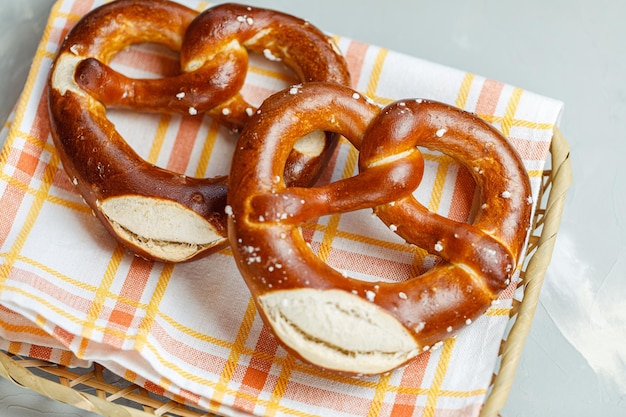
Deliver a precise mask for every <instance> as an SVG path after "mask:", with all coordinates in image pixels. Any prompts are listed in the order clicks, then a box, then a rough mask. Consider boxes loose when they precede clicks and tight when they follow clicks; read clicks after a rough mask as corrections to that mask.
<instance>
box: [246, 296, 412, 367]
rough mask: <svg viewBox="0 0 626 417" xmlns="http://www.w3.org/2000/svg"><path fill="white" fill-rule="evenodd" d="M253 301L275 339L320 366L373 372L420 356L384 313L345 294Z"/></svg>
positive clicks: (394, 320)
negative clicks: (260, 310)
mask: <svg viewBox="0 0 626 417" xmlns="http://www.w3.org/2000/svg"><path fill="white" fill-rule="evenodd" d="M258 301H259V304H260V306H261V309H262V313H263V314H264V315H265V316H266V317H267V320H268V321H269V323H271V326H272V328H273V330H274V332H275V334H276V335H277V336H278V337H279V338H280V340H282V342H283V343H285V344H287V345H288V346H290V347H291V348H292V349H294V350H296V351H297V352H298V353H299V355H300V356H302V357H303V358H304V359H306V360H307V361H309V362H311V363H313V364H315V365H317V366H320V367H322V368H326V369H333V370H336V371H339V372H345V373H366V374H372V373H374V374H375V373H380V372H384V371H385V370H388V369H390V368H395V367H397V366H399V365H401V364H402V363H405V362H406V361H407V360H409V359H411V358H412V357H414V356H416V355H417V353H418V352H419V346H418V345H417V344H416V343H415V340H414V339H413V337H412V336H411V335H410V334H409V332H408V331H406V329H405V328H404V326H402V325H401V324H400V323H399V322H398V321H397V320H396V319H395V318H393V317H392V316H391V315H390V314H389V313H387V312H386V311H385V310H383V309H382V308H380V307H378V306H376V305H375V304H372V303H370V302H368V301H365V300H363V299H362V298H360V297H357V296H356V295H352V294H349V293H346V292H344V291H340V290H316V289H310V288H308V289H299V290H290V291H275V292H270V293H267V294H264V295H262V296H260V297H259V300H258Z"/></svg>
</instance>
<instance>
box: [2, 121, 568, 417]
mask: <svg viewBox="0 0 626 417" xmlns="http://www.w3.org/2000/svg"><path fill="white" fill-rule="evenodd" d="M550 162H551V164H550V168H549V169H546V170H545V171H544V173H543V178H542V187H541V191H540V194H539V201H538V202H537V209H536V212H535V217H534V219H533V232H532V234H531V237H530V240H529V245H528V249H527V255H526V259H525V263H524V268H523V270H522V274H521V280H520V286H519V288H518V293H517V294H518V296H517V300H514V301H515V302H514V305H513V309H512V311H511V318H510V326H509V331H508V332H507V334H506V335H505V337H504V339H503V341H502V344H501V347H500V366H499V368H498V369H497V370H496V372H495V373H494V376H493V380H492V384H491V387H490V392H489V395H488V397H487V400H486V402H485V404H484V406H483V409H482V412H481V417H493V416H497V415H498V412H499V410H500V409H501V408H502V407H503V406H504V404H505V402H506V399H507V396H508V393H509V391H510V389H511V386H512V384H513V378H514V375H515V370H516V367H517V364H518V361H519V358H520V356H521V352H522V349H523V345H524V342H525V339H526V336H527V335H528V332H529V330H530V326H531V323H532V319H533V316H534V312H535V308H536V306H537V302H538V299H539V293H540V290H541V285H542V283H543V278H544V275H545V271H546V269H547V267H548V265H549V263H550V259H551V256H552V251H553V248H554V242H555V239H556V235H557V231H558V227H559V224H560V219H561V213H562V210H563V205H564V202H565V195H566V192H567V189H568V188H569V186H570V184H571V165H570V161H569V146H568V144H567V142H566V140H565V139H564V137H563V136H562V134H561V133H560V132H559V131H558V129H557V130H555V133H554V137H553V141H552V146H551V161H550ZM0 375H1V376H2V377H4V378H6V379H8V380H10V381H12V382H14V383H16V384H18V385H21V386H23V387H25V388H27V389H30V390H32V391H34V392H37V393H40V394H41V395H43V396H45V397H48V398H51V399H53V400H56V401H59V402H62V403H65V404H70V405H73V406H76V407H78V408H80V409H83V410H87V411H91V412H94V413H97V414H100V415H103V416H137V417H139V416H154V415H156V416H181V417H187V416H189V417H198V416H212V415H213V414H207V413H206V412H204V411H202V410H198V409H195V408H193V407H190V406H187V405H185V404H182V403H179V402H177V401H175V400H172V399H168V398H164V397H161V396H158V395H155V394H153V393H151V392H149V391H148V390H147V389H145V388H143V387H140V386H138V385H136V384H133V383H130V382H128V381H125V380H124V379H122V378H120V377H118V376H117V375H115V374H113V373H112V372H110V371H108V370H107V369H106V368H104V367H103V366H101V365H99V364H98V363H94V364H93V365H92V366H91V367H90V368H81V369H75V368H67V367H65V366H61V365H57V364H54V363H50V362H45V361H41V360H36V359H31V358H25V357H21V356H17V355H13V354H12V353H9V352H2V351H0Z"/></svg>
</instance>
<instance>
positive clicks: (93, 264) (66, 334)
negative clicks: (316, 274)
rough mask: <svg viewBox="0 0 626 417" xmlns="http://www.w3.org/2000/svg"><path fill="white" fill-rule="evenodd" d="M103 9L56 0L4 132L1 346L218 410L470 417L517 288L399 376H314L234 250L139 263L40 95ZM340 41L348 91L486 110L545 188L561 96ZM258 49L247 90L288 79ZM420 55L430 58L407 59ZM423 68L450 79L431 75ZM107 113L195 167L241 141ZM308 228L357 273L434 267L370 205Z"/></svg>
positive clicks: (153, 150) (435, 179)
mask: <svg viewBox="0 0 626 417" xmlns="http://www.w3.org/2000/svg"><path fill="white" fill-rule="evenodd" d="M97 4H99V3H95V2H89V1H86V2H83V1H71V0H63V1H60V2H59V3H57V4H56V5H55V8H54V9H53V11H52V14H51V19H50V23H49V25H48V26H47V29H46V32H45V33H44V38H43V40H42V43H41V45H40V48H39V49H38V51H37V54H36V57H35V60H34V65H33V70H32V73H31V75H30V76H29V78H28V82H27V84H26V86H25V90H24V94H23V96H22V98H21V99H20V102H19V103H18V106H17V107H16V110H15V114H14V119H13V121H12V124H11V127H10V129H9V126H8V125H7V126H6V127H5V131H4V132H5V133H4V134H5V135H6V144H5V146H4V148H3V150H2V153H0V208H1V211H2V216H3V219H2V221H1V222H0V303H1V305H2V306H1V307H0V336H2V338H3V339H0V347H2V348H3V349H6V350H9V351H12V352H16V353H21V354H27V355H29V356H32V357H36V358H41V359H45V360H52V361H54V362H58V363H62V364H72V363H81V361H91V360H96V361H98V362H101V363H103V364H105V365H106V366H107V367H108V368H109V369H111V370H112V371H114V372H116V373H118V374H120V375H122V376H124V377H125V378H126V379H128V380H130V381H132V382H136V383H138V384H141V385H144V386H146V388H148V389H150V390H152V391H155V392H157V393H159V394H165V395H171V396H178V397H179V398H183V399H186V400H188V401H190V402H192V403H196V404H199V405H201V406H203V407H205V408H207V409H210V410H212V411H216V412H226V411H228V410H229V409H231V408H232V409H237V410H239V411H246V412H249V413H252V414H258V415H270V416H271V415H294V416H308V415H319V414H322V415H331V414H332V415H350V416H366V415H383V416H384V415H390V416H391V415H393V416H397V415H435V414H437V415H438V413H444V414H445V415H451V416H452V415H463V416H466V415H476V414H477V413H478V409H479V407H480V404H481V403H482V401H483V399H484V396H485V395H486V392H487V388H488V385H489V382H490V379H491V375H492V372H493V369H494V367H495V361H496V357H497V350H498V347H499V341H500V339H501V337H502V334H503V332H504V328H505V326H506V323H507V321H508V315H509V309H510V305H511V298H512V297H513V291H514V284H512V285H511V287H510V289H509V290H507V291H505V292H504V293H503V294H502V296H501V302H500V303H499V304H498V305H495V306H493V307H491V308H490V309H489V310H488V312H487V314H486V315H485V316H484V317H483V318H481V319H480V320H478V321H477V322H476V323H474V324H473V325H472V326H471V327H469V328H468V329H466V331H465V332H463V334H461V335H460V336H459V337H458V338H455V339H449V340H448V341H446V343H444V345H443V347H442V349H440V350H438V351H434V352H427V353H425V354H423V355H421V356H420V357H419V358H418V359H417V360H416V361H414V362H412V363H411V364H410V365H409V366H407V367H406V368H404V369H402V370H399V371H397V372H394V373H391V374H388V375H383V376H380V377H375V378H367V379H353V378H345V377H340V376H334V375H328V374H325V373H322V372H320V371H318V370H315V369H312V368H310V367H308V366H306V365H304V364H302V363H300V362H298V361H295V360H294V359H293V358H292V357H290V356H288V355H286V354H285V352H284V351H283V350H282V349H281V348H280V347H279V346H278V345H277V343H276V341H275V339H274V338H272V337H271V336H270V334H269V333H268V331H267V329H266V328H265V327H264V326H263V324H262V323H261V322H260V320H259V318H258V316H257V314H256V310H255V307H254V304H253V302H252V300H251V299H250V297H249V295H248V292H247V289H246V288H245V286H244V285H243V283H242V281H241V280H240V279H239V277H238V274H237V271H236V268H235V267H234V265H233V262H232V256H231V253H230V251H229V249H225V250H223V251H221V252H219V253H218V254H215V255H213V256H211V257H209V258H206V259H203V260H200V261H197V262H193V263H188V264H180V265H164V264H158V263H150V262H146V261H144V260H141V259H138V258H135V257H133V256H131V255H129V254H127V253H125V252H124V251H123V249H122V248H120V247H118V246H116V245H115V243H114V242H112V241H111V239H109V238H108V236H107V235H106V234H105V232H104V231H103V230H102V229H101V228H100V227H99V226H98V224H97V223H96V221H95V219H94V218H93V217H92V215H91V213H90V211H89V210H88V209H87V207H86V206H85V205H84V204H83V202H82V201H81V199H80V197H78V196H77V195H76V193H75V192H74V190H73V186H72V185H71V184H70V183H69V181H68V179H67V177H66V176H65V174H64V172H63V170H62V167H61V166H60V162H59V160H58V157H57V155H56V153H55V151H54V147H53V146H52V144H51V142H50V140H49V137H50V132H49V127H48V123H47V109H46V102H45V94H44V92H45V90H44V83H45V77H46V75H47V74H46V71H47V69H48V68H49V67H50V64H51V61H52V59H53V56H54V52H55V50H56V47H57V46H58V42H59V40H60V39H62V38H63V36H64V35H65V33H66V31H67V30H68V29H69V28H70V27H71V26H72V25H73V24H74V23H75V22H76V20H77V19H78V18H79V16H81V15H83V14H84V13H85V12H86V11H87V10H89V9H90V8H91V7H93V6H95V5H97ZM192 6H193V7H198V8H199V9H200V8H203V7H204V4H197V3H193V4H192ZM337 42H338V44H339V46H340V48H341V49H342V51H343V52H344V53H345V55H346V58H347V60H348V62H349V65H350V70H351V73H352V76H353V83H354V85H353V86H354V88H356V89H357V90H359V91H361V92H363V93H364V94H366V95H368V96H369V97H371V98H373V99H374V100H376V101H378V102H380V103H387V102H390V101H392V98H393V99H399V98H410V97H435V98H437V99H438V100H441V101H447V102H449V103H451V104H455V105H457V106H459V107H461V108H464V109H466V110H469V111H473V112H476V113H478V114H479V115H480V116H481V117H483V118H484V119H486V120H488V121H489V122H491V123H493V124H494V125H495V126H496V127H498V128H499V129H500V130H501V131H502V132H503V133H504V134H505V135H507V136H508V137H509V138H510V139H511V141H512V143H513V144H514V145H515V146H516V148H517V149H518V150H519V152H520V154H521V156H522V158H523V160H524V162H525V164H526V167H527V169H528V171H529V173H530V176H531V179H532V183H533V187H534V188H533V189H534V190H535V192H537V190H538V187H539V181H540V178H541V172H542V169H543V164H544V161H545V159H546V156H547V153H548V148H549V145H550V140H551V135H552V130H553V128H554V123H555V121H556V119H557V117H558V114H557V113H558V106H556V105H554V104H552V103H550V102H548V104H546V100H545V99H543V98H541V97H538V96H535V95H533V94H531V93H528V92H526V91H523V90H521V89H518V88H514V87H511V86H508V85H506V84H503V83H499V82H496V81H492V80H488V79H485V78H482V77H479V76H477V75H474V74H468V73H463V72H461V71H455V70H450V69H447V68H443V67H438V66H433V64H429V63H425V62H421V61H418V60H416V59H414V58H409V57H406V56H404V55H401V54H397V53H394V52H392V51H388V50H386V49H383V48H378V47H375V46H372V45H367V44H363V43H360V42H356V41H354V40H350V39H346V38H337ZM252 62H253V66H252V67H251V69H250V73H249V76H248V84H247V88H246V91H245V95H246V96H247V97H248V98H249V99H250V100H251V101H252V102H257V103H258V102H260V100H261V99H262V97H265V96H267V95H268V94H269V93H271V92H273V91H276V90H278V89H280V88H282V87H284V86H286V85H288V84H289V83H291V82H293V81H294V80H293V78H291V76H290V75H288V74H286V73H285V72H284V71H282V70H281V69H280V68H278V67H276V66H275V64H272V63H266V62H264V61H262V60H258V59H253V60H252ZM114 65H115V66H117V67H118V68H120V69H121V70H123V71H125V72H127V73H129V74H131V75H136V76H143V75H159V74H162V73H163V72H169V71H173V68H175V66H176V56H175V55H173V54H171V53H169V52H167V51H163V50H161V49H159V48H154V47H152V46H139V47H136V48H131V49H130V50H129V51H125V52H123V53H120V54H119V55H118V56H117V57H116V59H115V61H114ZM416 65H419V66H420V68H422V67H425V68H427V69H428V71H426V72H424V71H419V73H417V72H415V73H413V72H411V71H409V70H407V68H409V69H410V68H412V67H414V66H416ZM155 68H159V71H156V74H155ZM428 72H430V73H431V74H436V75H435V76H434V79H435V81H436V79H438V77H441V79H445V80H446V82H445V83H437V82H424V80H423V79H421V78H422V77H424V74H425V73H428ZM542 106H543V107H542ZM546 107H548V108H549V110H546V109H545V108H546ZM533 109H539V110H535V113H533ZM539 112H540V113H539ZM109 117H110V118H111V119H112V120H113V121H114V122H115V123H116V125H117V126H118V127H119V129H120V131H121V133H122V134H123V135H124V137H126V138H127V139H128V141H129V143H130V144H131V146H133V147H134V148H135V149H136V150H137V151H138V152H139V153H140V154H141V155H143V156H144V157H145V158H146V159H148V160H149V161H151V162H153V163H155V164H158V165H160V166H163V167H166V168H168V169H172V170H175V171H177V172H181V173H186V174H187V175H195V176H213V175H217V174H223V173H225V172H228V168H229V167H228V163H229V161H228V159H229V158H228V157H225V156H227V155H230V154H232V150H233V146H234V142H235V140H234V138H233V136H232V134H231V133H230V132H227V131H225V130H224V129H223V128H221V127H220V126H219V125H217V124H216V123H214V122H212V121H211V120H209V119H208V118H205V119H201V118H193V117H185V116H172V115H154V114H152V115H136V114H132V115H131V114H129V113H125V112H121V111H114V110H112V111H110V112H109ZM146 138H149V139H150V138H151V140H146ZM357 156H358V155H357V151H356V150H354V149H353V148H352V147H351V146H349V145H348V144H347V143H344V144H342V146H341V147H340V149H339V150H338V152H337V153H336V155H335V157H334V158H333V160H332V162H331V166H330V167H329V169H328V171H327V175H328V178H326V179H327V180H331V179H333V180H334V179H337V178H342V177H349V176H351V175H354V174H355V167H356V160H357ZM426 165H427V175H426V176H425V180H424V183H423V184H422V185H421V186H420V189H418V191H417V192H416V197H417V198H418V199H420V201H422V202H423V203H424V204H426V205H427V206H428V207H429V208H430V209H432V210H434V211H438V212H440V213H442V214H444V215H448V216H450V217H452V218H457V219H466V218H467V216H468V214H469V211H470V209H471V205H472V201H473V183H472V180H471V177H470V176H469V174H468V173H467V171H466V170H465V169H463V168H461V167H459V166H458V165H457V164H456V163H455V162H454V161H452V160H450V159H449V158H447V157H445V156H441V155H438V154H435V153H427V154H426ZM364 224H366V226H364ZM68 229H70V231H71V233H70V232H68ZM303 234H304V236H305V238H306V239H307V240H308V241H309V242H310V244H311V248H312V250H314V251H316V253H317V254H318V255H319V256H320V257H321V258H322V259H324V260H325V261H326V262H328V263H329V264H330V265H331V266H333V267H335V268H337V269H341V270H345V271H346V272H349V273H350V274H351V275H353V276H355V277H359V278H362V279H384V280H390V281H393V280H400V279H404V278H406V277H408V276H410V275H411V274H416V273H419V272H420V271H422V270H424V269H427V268H428V267H430V266H431V265H432V263H433V262H434V259H432V258H431V257H429V256H428V255H426V254H425V253H424V252H422V251H415V250H414V249H411V248H408V247H407V246H406V245H404V244H403V243H402V242H401V241H400V240H399V239H398V238H396V237H395V235H393V234H391V233H390V232H389V231H388V230H387V229H386V228H385V227H384V226H383V225H382V224H381V223H380V222H376V221H375V220H372V219H370V215H369V214H368V213H360V212H357V213H350V214H346V215H343V216H328V217H325V218H322V219H320V220H319V222H316V223H311V224H307V225H305V226H304V227H303ZM52 237H54V238H52ZM53 241H54V245H53V244H52V243H53ZM85 247H88V248H89V249H88V250H85ZM468 360H471V363H472V366H471V367H468V366H467V361H468ZM469 368H471V369H469ZM446 413H447V414H446Z"/></svg>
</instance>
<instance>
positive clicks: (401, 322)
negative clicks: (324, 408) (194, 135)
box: [228, 83, 532, 374]
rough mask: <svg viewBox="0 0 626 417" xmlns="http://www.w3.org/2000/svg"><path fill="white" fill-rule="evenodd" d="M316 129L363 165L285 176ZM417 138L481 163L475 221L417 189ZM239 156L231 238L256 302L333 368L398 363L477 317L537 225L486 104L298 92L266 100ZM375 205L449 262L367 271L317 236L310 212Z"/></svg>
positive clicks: (375, 368)
mask: <svg viewBox="0 0 626 417" xmlns="http://www.w3.org/2000/svg"><path fill="white" fill-rule="evenodd" d="M315 129H322V130H328V131H335V132H338V133H340V134H342V135H344V136H345V137H346V138H347V139H348V140H350V141H351V142H352V144H353V145H354V146H356V147H357V148H359V150H360V156H359V171H360V173H359V174H358V175H357V176H355V177H352V178H348V179H345V180H341V181H337V182H334V183H330V184H328V185H323V186H318V187H313V188H302V187H300V188H299V187H290V186H288V185H287V184H286V183H285V181H284V179H283V176H282V170H283V167H284V164H285V162H286V160H287V156H288V149H289V148H290V146H291V144H292V143H293V141H294V140H296V138H298V137H299V136H301V135H303V134H306V133H307V132H308V131H311V130H315ZM418 146H419V147H427V148H430V149H433V150H437V151H441V152H443V153H445V154H447V155H449V156H451V157H453V158H454V159H456V160H457V161H458V162H459V163H461V164H463V165H464V166H466V167H467V168H468V169H469V171H470V172H471V173H472V175H473V177H474V180H475V182H476V185H477V187H478V189H479V190H480V200H481V203H480V204H481V206H480V209H479V211H478V213H477V214H476V215H475V216H474V219H473V221H472V223H471V224H466V223H459V222H456V221H453V220H450V219H447V218H444V217H442V216H439V215H437V214H435V213H432V212H430V211H429V210H428V209H426V208H425V207H423V206H422V205H421V204H419V203H418V202H417V200H415V198H414V197H413V195H412V192H413V191H414V190H415V188H416V187H417V186H418V184H419V182H420V181H421V176H422V172H423V160H422V158H421V154H420V152H419V150H418V148H417V147H418ZM233 167H237V169H236V170H233V171H232V172H231V175H230V179H229V187H230V192H229V196H228V204H229V212H230V213H231V214H232V215H231V217H230V220H229V227H228V229H229V239H230V242H231V246H232V248H233V253H234V256H235V259H236V261H237V265H238V267H239V269H240V271H241V273H242V275H243V277H244V279H245V281H246V283H247V285H248V287H249V288H250V290H251V293H252V295H253V297H254V299H255V301H256V303H257V306H258V310H259V312H260V314H261V316H262V317H263V319H264V320H265V322H266V323H267V324H268V325H269V326H270V328H272V330H273V331H274V333H275V334H276V336H277V337H278V339H279V340H280V341H281V343H282V344H283V345H284V346H285V347H286V348H287V349H288V350H289V351H290V352H292V353H294V354H295V355H297V356H298V357H300V358H301V359H303V360H305V361H308V362H310V363H312V364H314V365H316V366H319V367H322V368H326V369H331V370H334V371H340V372H346V373H357V374H375V373H381V372H386V371H389V370H391V369H394V368H396V367H398V366H401V365H402V364H404V363H406V362H407V361H409V360H410V359H412V358H414V357H415V356H416V355H418V354H419V353H420V352H423V351H425V350H429V349H431V348H432V347H436V346H438V345H439V344H440V343H441V341H442V340H444V339H445V338H448V337H450V336H452V335H454V334H455V332H457V331H458V330H459V329H461V328H463V327H465V326H466V325H468V324H470V323H471V322H472V321H474V320H475V319H477V318H478V317H479V316H480V315H481V314H483V313H484V312H485V310H486V309H487V308H488V307H489V306H490V305H491V303H492V301H493V300H494V299H496V298H497V297H498V294H499V293H500V292H501V291H502V290H503V289H504V288H506V287H507V285H508V284H509V282H510V279H511V277H512V275H513V273H514V271H515V270H516V268H517V265H518V262H519V258H520V256H521V252H522V249H523V247H524V244H525V240H526V236H527V233H528V227H529V222H530V215H531V209H532V204H531V203H532V199H531V191H530V184H529V178H528V175H527V173H526V170H525V168H524V166H523V164H522V162H521V160H520V158H519V156H518V155H517V153H516V151H515V150H514V149H513V148H512V146H511V145H510V144H509V143H508V141H507V140H506V138H504V137H503V136H502V135H501V134H500V133H499V132H498V131H497V130H496V129H494V128H493V127H491V126H490V125H489V124H487V123H485V122H484V121H482V120H481V119H479V118H478V117H476V116H475V115H473V114H470V113H467V112H464V111H461V110H459V109H456V108H454V107H451V106H448V105H445V104H442V103H438V102H432V101H427V100H402V101H398V102H395V103H393V104H390V105H389V106H387V107H385V108H383V109H382V110H380V109H379V108H378V107H377V106H374V105H373V104H370V103H369V102H368V101H367V100H366V99H365V98H363V97H362V96H361V95H360V94H358V93H357V92H355V91H353V90H351V89H349V88H345V87H341V86H334V85H327V84H321V83H311V84H306V85H303V86H302V87H300V88H297V89H293V88H292V89H288V90H286V91H283V92H281V93H278V94H276V95H274V96H272V97H270V98H269V99H267V100H266V101H265V102H264V104H263V105H262V106H261V107H260V113H259V114H257V115H255V116H254V117H253V119H252V121H251V123H250V124H249V125H248V126H247V127H246V128H245V129H244V131H243V132H242V136H241V138H240V142H239V147H238V149H237V151H236V152H235V156H234V160H233ZM368 207H369V208H373V209H374V212H375V213H376V214H377V215H378V216H379V217H380V218H381V219H382V220H383V221H384V222H385V223H386V224H387V225H388V226H389V227H390V228H391V229H392V230H394V231H395V232H396V233H398V234H399V235H400V236H402V237H403V238H405V239H406V240H407V242H409V243H412V244H415V245H417V246H420V247H422V248H424V249H425V250H427V251H428V252H430V253H432V254H435V255H437V256H439V257H441V258H442V259H443V260H444V262H442V263H440V264H438V265H437V266H435V267H433V268H432V269H430V270H429V271H427V272H426V273H424V274H422V275H420V276H415V277H412V278H409V279H408V280H406V281H403V282H399V283H389V282H365V281H361V280H358V279H353V278H349V277H346V276H344V275H342V274H341V273H340V272H338V271H336V270H334V269H332V268H331V267H329V266H328V265H327V264H325V263H324V262H322V261H321V260H320V259H319V258H317V257H316V255H315V254H314V253H313V252H312V251H311V249H310V248H309V247H308V246H307V245H306V243H305V241H304V239H303V237H302V235H301V232H300V229H299V226H300V225H301V224H302V223H303V222H305V221H308V220H312V219H315V218H317V217H319V216H323V215H327V214H331V213H341V212H345V211H349V210H356V209H362V208H368Z"/></svg>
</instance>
